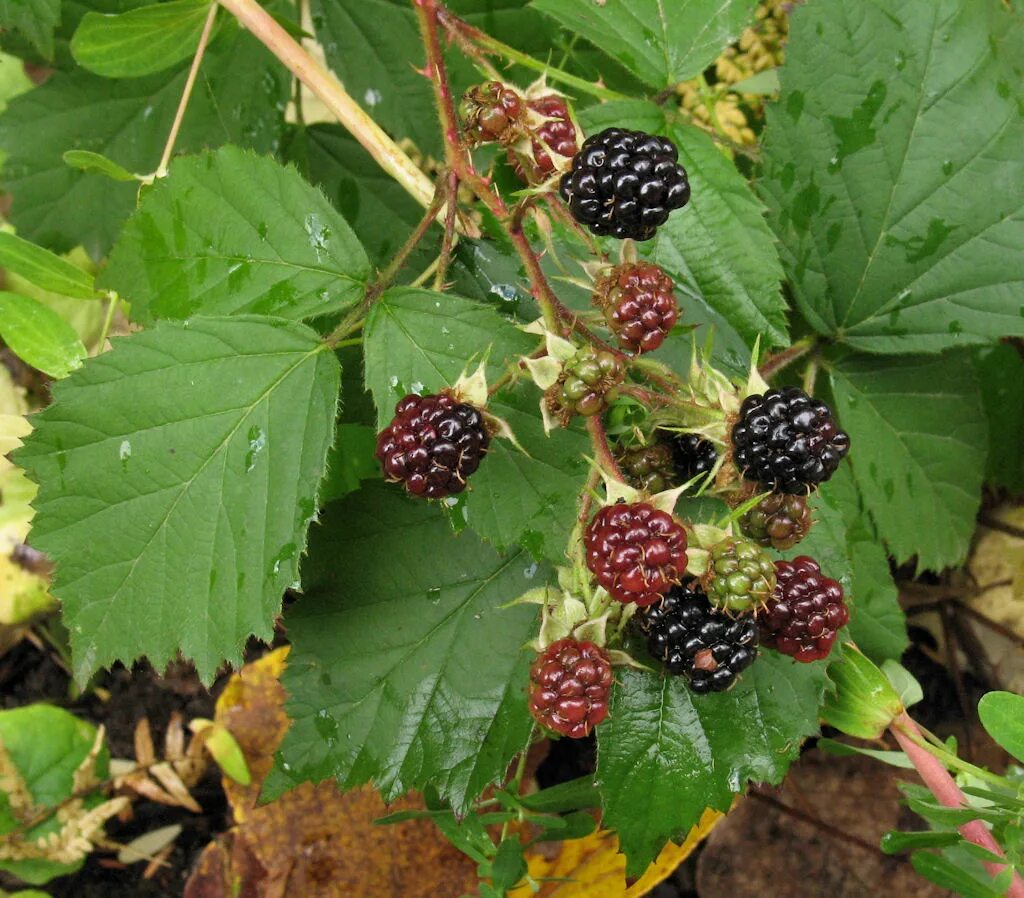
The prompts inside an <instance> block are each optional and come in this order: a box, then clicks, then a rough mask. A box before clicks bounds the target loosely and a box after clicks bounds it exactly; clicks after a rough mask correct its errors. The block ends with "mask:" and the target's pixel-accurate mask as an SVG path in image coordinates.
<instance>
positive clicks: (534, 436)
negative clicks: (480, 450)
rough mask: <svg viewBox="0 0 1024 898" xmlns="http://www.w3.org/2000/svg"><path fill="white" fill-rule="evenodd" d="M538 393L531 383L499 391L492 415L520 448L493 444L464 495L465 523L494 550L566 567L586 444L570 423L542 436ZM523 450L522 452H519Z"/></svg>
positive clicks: (505, 443)
mask: <svg viewBox="0 0 1024 898" xmlns="http://www.w3.org/2000/svg"><path fill="white" fill-rule="evenodd" d="M540 398H541V393H540V391H539V390H538V389H536V388H535V387H534V386H533V385H532V384H525V383H524V384H521V385H520V386H519V387H517V389H516V390H515V392H509V391H504V392H502V393H500V394H498V395H497V396H496V397H495V399H494V400H493V401H492V402H491V403H490V405H489V408H490V410H491V411H492V412H493V413H494V414H495V415H497V416H498V417H500V418H502V419H503V420H504V421H507V422H508V423H509V425H510V426H511V427H512V431H513V432H514V433H515V435H516V439H518V440H519V442H520V445H521V446H522V449H518V448H516V447H515V446H513V445H512V444H511V443H510V442H509V441H508V440H493V441H492V442H491V449H490V451H489V452H488V453H487V458H486V460H485V461H484V462H483V463H482V464H481V465H480V468H479V470H478V471H477V472H476V473H475V474H474V475H473V478H472V480H471V481H470V487H469V489H468V490H467V494H466V506H465V508H466V519H467V523H468V525H469V526H470V527H472V528H473V530H475V531H476V532H477V534H479V535H480V536H482V537H483V538H484V539H486V540H487V541H488V542H490V543H492V544H493V545H494V546H495V547H497V548H498V549H505V548H509V547H512V546H522V547H523V548H524V549H526V550H528V551H529V552H530V554H531V555H533V557H534V558H536V559H546V560H548V561H551V562H552V563H555V564H564V562H565V545H566V541H567V540H568V538H569V533H570V532H571V531H572V528H573V525H574V524H575V522H576V514H577V502H578V498H579V493H580V490H581V489H583V484H584V482H585V481H586V479H587V473H588V472H589V465H588V463H587V461H586V458H585V456H587V455H588V454H590V453H591V451H592V450H591V448H590V441H589V439H588V438H587V436H586V432H585V431H584V430H583V428H582V427H581V426H580V425H578V424H576V425H575V426H573V427H571V428H567V429H563V428H558V429H556V430H553V431H552V432H551V433H550V434H548V435H545V433H544V425H543V422H542V421H541V417H540ZM523 450H525V452H524V451H523Z"/></svg>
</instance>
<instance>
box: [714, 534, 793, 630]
mask: <svg viewBox="0 0 1024 898" xmlns="http://www.w3.org/2000/svg"><path fill="white" fill-rule="evenodd" d="M702 580H703V582H704V591H705V592H706V593H707V596H708V598H709V599H710V600H711V604H712V605H715V606H717V607H718V608H721V609H723V610H725V611H728V612H742V611H749V610H750V609H752V608H754V607H756V606H759V605H763V604H764V603H765V602H767V601H768V599H769V598H771V596H772V593H773V592H774V591H775V564H774V563H773V562H772V559H771V558H770V557H769V555H768V553H767V552H765V551H764V550H763V549H762V548H761V547H760V546H758V545H757V543H755V542H754V541H753V540H749V539H746V538H744V537H741V536H728V537H726V538H725V539H723V540H721V541H720V542H718V543H716V544H715V545H714V546H712V547H711V555H710V558H709V561H708V570H707V573H706V574H705V575H704V577H703V578H702Z"/></svg>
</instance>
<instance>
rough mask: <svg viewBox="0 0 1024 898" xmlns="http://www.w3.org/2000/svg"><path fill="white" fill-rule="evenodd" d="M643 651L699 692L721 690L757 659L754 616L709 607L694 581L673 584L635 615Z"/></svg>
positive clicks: (734, 680)
mask: <svg viewBox="0 0 1024 898" xmlns="http://www.w3.org/2000/svg"><path fill="white" fill-rule="evenodd" d="M634 620H635V621H636V622H637V624H638V626H639V627H640V631H641V632H642V633H643V634H644V636H646V637H647V650H648V651H649V652H650V653H651V654H652V655H653V656H654V657H655V658H657V659H658V660H660V661H662V662H664V664H665V667H667V668H668V671H669V673H673V674H678V675H682V676H685V677H686V679H687V680H688V681H689V684H690V688H691V689H692V690H693V691H694V692H697V693H704V692H724V691H725V690H726V689H728V688H729V687H730V686H732V684H733V683H735V682H736V679H737V678H738V677H739V675H740V673H741V672H742V671H744V670H746V668H748V667H749V666H750V665H751V664H752V663H753V662H754V659H755V658H756V657H757V622H756V621H755V620H754V616H753V615H752V614H738V615H734V616H731V617H730V616H729V615H728V614H726V613H725V612H724V611H719V610H718V609H716V608H713V607H712V606H711V602H710V601H708V597H707V596H706V595H705V594H704V591H703V590H702V589H701V588H700V586H699V585H697V583H696V582H691V583H689V584H687V585H684V586H675V587H673V588H672V590H671V592H669V593H668V595H666V596H665V597H664V598H663V599H662V600H661V601H660V602H658V603H657V604H654V605H651V606H649V607H647V608H642V609H639V610H638V611H637V613H636V616H635V617H634Z"/></svg>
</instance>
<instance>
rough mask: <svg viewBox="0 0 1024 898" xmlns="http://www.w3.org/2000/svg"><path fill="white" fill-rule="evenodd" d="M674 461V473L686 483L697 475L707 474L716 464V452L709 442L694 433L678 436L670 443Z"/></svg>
mask: <svg viewBox="0 0 1024 898" xmlns="http://www.w3.org/2000/svg"><path fill="white" fill-rule="evenodd" d="M672 448H673V450H674V454H675V459H676V473H677V475H678V477H679V480H680V482H682V483H686V482H687V481H688V480H693V478H694V477H696V476H697V475H699V474H707V473H708V472H709V471H711V470H713V469H714V467H715V464H716V463H717V462H718V450H717V449H715V444H714V443H712V442H711V440H705V439H704V438H703V437H702V436H700V435H698V434H696V433H683V434H679V435H678V436H677V437H676V438H675V439H674V440H673V441H672Z"/></svg>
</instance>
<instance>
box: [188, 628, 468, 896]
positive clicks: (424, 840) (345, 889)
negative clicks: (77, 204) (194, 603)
mask: <svg viewBox="0 0 1024 898" xmlns="http://www.w3.org/2000/svg"><path fill="white" fill-rule="evenodd" d="M287 653H288V650H287V648H285V649H278V650H276V651H274V652H271V653H270V654H268V655H266V656H264V657H263V658H261V659H260V660H259V661H256V662H254V663H252V664H247V665H246V666H245V667H244V668H243V669H242V671H241V673H238V674H235V675H234V676H233V677H232V678H231V680H230V681H229V682H228V685H227V686H226V687H225V689H224V692H223V693H222V694H221V696H220V698H219V699H218V701H217V713H216V721H217V722H218V723H220V724H223V725H225V726H226V727H227V728H228V729H229V730H230V732H231V734H232V735H233V736H234V737H235V739H236V740H237V742H238V744H239V745H240V746H241V748H242V751H243V752H244V754H245V757H246V762H247V763H248V765H249V769H250V772H251V774H252V782H251V783H250V785H248V786H242V785H240V784H238V783H236V782H234V781H233V780H231V779H229V778H227V777H224V788H225V790H226V791H227V794H228V799H229V801H230V802H231V805H232V808H233V811H234V817H235V821H236V823H237V824H238V825H237V826H236V827H235V828H234V829H232V830H231V831H230V832H228V833H227V834H225V836H223V837H222V838H221V839H219V840H218V841H216V842H213V843H211V844H210V845H208V846H207V848H206V850H205V851H204V852H203V854H202V857H201V858H200V860H199V864H198V866H197V867H196V869H195V871H194V872H193V874H192V876H191V878H190V879H189V883H188V886H187V888H186V891H185V898H228V896H232V898H234V896H239V898H278V896H285V895H317V896H321V898H334V896H337V898H342V896H344V898H353V896H360V895H367V896H369V895H373V896H375V898H385V896H388V895H402V896H403V898H418V896H423V898H427V896H430V898H437V896H438V895H461V894H463V893H466V892H471V891H474V890H475V888H476V882H477V878H476V865H475V864H474V863H473V862H472V861H471V860H469V859H468V858H467V857H465V856H464V855H463V854H461V853H460V852H459V851H458V850H457V849H455V848H453V847H452V846H451V845H450V844H448V842H447V841H445V839H444V838H443V837H442V836H441V834H440V833H439V832H438V830H437V829H436V828H435V827H434V824H433V823H432V822H431V821H429V820H409V821H406V822H404V823H399V824H395V825H391V826H376V825H375V824H374V820H376V819H378V818H380V817H383V816H384V815H386V814H388V813H391V812H394V811H397V810H407V809H413V808H416V809H419V808H422V804H421V803H420V802H419V800H418V799H417V798H415V797H412V796H410V797H407V798H405V799H402V800H400V801H398V802H395V803H393V804H391V805H385V804H384V802H383V801H382V800H381V798H380V796H379V795H378V794H377V793H376V792H375V791H374V790H373V789H371V788H368V787H367V788H363V789H357V790H354V791H351V792H347V793H345V794H342V793H341V792H340V790H339V789H338V787H337V785H336V784H335V783H334V782H333V781H328V782H323V783H320V784H319V785H313V784H311V783H305V784H303V785H302V786H299V787H298V788H297V789H294V790H293V791H291V792H288V793H286V794H285V795H283V796H281V798H279V799H278V800H276V801H273V802H271V803H269V804H266V805H263V806H260V807H257V806H256V801H257V798H258V796H259V790H260V787H261V786H262V783H263V780H264V779H265V778H266V775H267V773H268V772H269V771H270V768H271V766H272V765H273V756H274V752H275V751H276V750H277V748H278V746H279V745H280V742H281V739H282V738H283V737H284V733H285V731H286V730H287V728H288V718H287V715H286V714H285V713H284V708H283V703H284V689H283V688H282V687H281V684H280V682H279V681H278V676H279V675H280V673H281V671H282V670H283V668H284V663H285V658H286V657H287Z"/></svg>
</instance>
